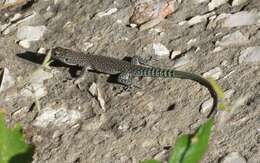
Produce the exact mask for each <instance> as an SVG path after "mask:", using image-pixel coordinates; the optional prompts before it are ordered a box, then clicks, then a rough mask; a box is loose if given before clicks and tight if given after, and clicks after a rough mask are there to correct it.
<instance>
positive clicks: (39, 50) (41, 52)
mask: <svg viewBox="0 0 260 163" xmlns="http://www.w3.org/2000/svg"><path fill="white" fill-rule="evenodd" d="M37 52H38V53H39V54H46V49H45V48H43V47H41V48H39V49H38V51H37Z"/></svg>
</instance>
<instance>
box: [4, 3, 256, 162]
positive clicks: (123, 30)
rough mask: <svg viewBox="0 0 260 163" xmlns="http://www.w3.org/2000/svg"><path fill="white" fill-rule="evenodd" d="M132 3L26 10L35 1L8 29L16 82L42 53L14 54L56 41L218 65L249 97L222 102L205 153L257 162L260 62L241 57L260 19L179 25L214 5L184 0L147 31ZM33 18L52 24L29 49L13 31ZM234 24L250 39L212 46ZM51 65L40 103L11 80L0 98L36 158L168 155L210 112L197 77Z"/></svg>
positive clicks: (186, 65)
mask: <svg viewBox="0 0 260 163" xmlns="http://www.w3.org/2000/svg"><path fill="white" fill-rule="evenodd" d="M133 6H134V2H131V1H118V0H106V1H80V0H79V1H70V0H65V1H56V4H54V2H52V1H37V2H34V3H33V4H32V6H30V7H28V8H26V9H25V10H22V11H23V12H21V13H22V14H28V13H32V12H33V11H34V12H36V15H35V16H34V17H33V18H31V19H30V20H29V21H25V22H23V23H21V24H19V25H18V27H15V28H14V30H13V31H11V32H10V33H8V34H6V35H5V34H2V35H1V37H0V67H1V68H3V67H5V68H7V69H8V70H9V71H10V74H11V75H12V76H13V78H14V79H15V81H16V83H19V81H22V80H25V78H26V77H28V76H30V75H31V74H32V73H33V71H34V70H35V69H36V68H37V67H38V66H39V61H37V58H38V56H37V55H36V57H35V56H34V57H35V58H36V60H35V59H32V58H31V57H29V59H25V58H22V57H19V56H17V54H21V53H24V52H26V51H33V52H36V51H37V50H38V49H39V48H40V47H43V48H45V49H49V48H52V47H55V46H65V47H68V48H71V49H75V50H80V51H83V52H90V53H94V54H100V55H106V56H113V57H116V58H124V57H125V56H134V55H139V56H141V57H143V58H150V57H151V56H152V57H153V58H157V59H155V60H152V61H151V62H150V63H149V64H151V65H156V66H160V67H164V68H173V67H177V69H180V70H185V71H189V72H194V73H197V74H204V73H205V72H208V71H209V70H211V69H214V68H216V67H219V68H220V69H221V71H222V73H221V75H218V76H219V77H218V78H219V79H218V80H217V81H218V83H219V84H220V85H221V87H222V88H223V90H224V91H226V90H232V91H231V92H234V93H233V94H231V95H230V96H229V97H228V99H227V101H228V103H232V102H233V103H235V102H236V101H237V99H241V98H242V99H243V100H244V102H242V103H241V104H240V105H239V106H238V107H236V109H234V110H232V111H231V113H226V112H224V113H222V112H219V114H218V115H217V118H216V121H217V125H216V126H215V128H214V132H213V134H212V137H211V142H210V148H209V151H208V152H207V154H206V156H205V159H204V160H203V161H202V162H205V163H206V162H207V163H209V162H210V163H213V162H219V161H220V160H221V159H222V158H223V157H225V155H227V154H228V153H230V152H239V153H240V154H241V155H242V156H243V157H244V158H246V160H247V162H250V163H256V162H259V158H260V151H259V143H260V131H259V130H260V119H259V115H260V99H259V98H260V68H259V63H260V62H259V61H258V62H240V61H239V57H240V56H241V51H243V50H245V49H247V48H248V47H256V46H260V43H259V38H260V31H259V26H258V25H257V24H252V25H248V26H239V27H234V28H224V27H218V26H216V27H214V28H210V25H211V24H210V21H209V19H206V20H205V21H202V22H200V23H197V24H194V25H187V24H184V25H180V22H182V21H184V20H187V21H188V20H190V19H191V18H193V17H194V16H196V15H204V14H206V13H209V11H208V3H207V2H206V3H201V4H195V2H191V1H183V2H182V3H181V4H179V5H178V6H177V8H178V9H177V10H176V11H175V12H174V13H173V14H171V15H170V16H168V17H167V18H166V19H165V20H163V21H162V22H161V23H160V24H159V25H157V26H155V27H153V28H151V29H148V30H144V31H140V30H138V28H132V27H130V26H129V22H128V21H129V18H130V16H131V15H132V13H133ZM111 8H117V9H118V10H117V11H116V12H115V13H113V14H111V15H107V16H103V17H98V16H97V13H100V12H103V11H107V10H108V9H111ZM259 9H260V4H259V2H258V1H257V0H252V1H249V2H247V3H246V4H245V5H241V6H238V7H234V6H232V5H231V4H228V3H226V4H223V5H221V6H219V7H218V8H217V9H215V10H214V13H212V16H214V15H216V16H218V15H220V14H222V13H236V12H239V11H252V10H255V11H256V12H258V13H260V11H259ZM13 12H16V11H10V15H11V16H10V17H12V13H13ZM119 20H120V21H119ZM6 21H8V19H7V20H2V23H1V25H2V26H3V24H4V22H6ZM258 23H259V22H258ZM27 25H32V26H39V25H44V26H45V27H46V28H47V31H46V32H45V34H44V36H43V37H42V38H41V40H40V41H35V42H31V45H30V48H28V49H26V50H25V49H23V48H21V47H20V46H19V45H18V44H17V43H16V40H18V39H17V28H19V27H21V26H27ZM236 31H240V32H241V33H242V34H243V35H244V36H247V38H248V42H246V43H245V42H243V43H242V44H236V43H234V44H231V45H225V46H223V47H222V49H221V50H220V51H216V52H214V49H215V48H216V47H218V46H217V43H216V42H218V41H221V40H223V37H224V36H227V35H229V34H231V33H234V32H236ZM190 40H192V41H190ZM237 41H239V40H237ZM153 43H162V44H163V45H164V46H166V47H167V48H168V49H169V51H170V52H171V51H181V52H182V54H181V55H180V56H179V57H178V58H177V59H174V60H172V59H169V56H168V55H167V56H164V57H156V55H155V54H154V51H153V50H152V44H153ZM87 47H90V48H87ZM257 54H258V55H260V52H259V51H258V53H257ZM22 55H23V54H22ZM24 55H25V54H24ZM255 61H257V58H256V59H255ZM37 62H38V63H37ZM178 64H182V66H178ZM51 68H52V69H51V70H46V71H47V72H48V73H50V74H53V77H50V78H49V79H47V80H44V83H43V84H44V88H45V91H46V92H45V94H44V97H42V98H40V99H38V100H39V103H40V106H41V108H40V110H39V108H38V109H37V107H35V99H34V98H33V97H30V96H29V97H28V96H27V97H24V96H22V94H23V92H21V91H20V89H18V88H13V89H8V91H6V92H5V94H4V96H3V97H1V102H0V106H1V107H2V108H4V109H6V110H7V112H8V113H10V117H9V119H10V120H11V121H10V122H17V121H19V122H21V123H22V124H23V125H24V126H25V128H26V129H25V133H26V135H27V137H28V138H29V139H30V140H31V141H32V142H33V143H34V144H35V145H36V154H35V156H34V158H35V162H39V163H41V162H48V163H54V162H64V163H72V162H106V163H107V162H111V163H112V162H138V161H139V160H143V159H148V158H155V159H161V160H166V158H167V155H168V152H169V146H171V145H172V144H174V142H175V139H176V137H177V136H178V135H179V134H181V133H191V132H193V131H194V130H195V129H196V127H197V126H199V124H201V123H202V122H203V121H205V115H204V114H203V113H202V112H200V107H201V104H202V103H203V102H204V101H206V100H207V99H208V98H209V93H208V91H207V89H205V88H203V87H202V86H200V85H199V84H197V83H194V82H191V81H186V80H179V79H150V78H147V79H142V80H140V81H139V80H137V81H138V82H137V83H138V86H139V87H141V89H137V88H134V89H132V90H131V91H130V92H122V87H121V86H120V85H117V84H110V83H107V75H104V74H96V73H89V74H88V76H89V78H87V79H86V81H84V82H82V83H80V84H79V85H77V84H75V83H74V77H75V76H76V73H75V69H70V71H69V68H68V67H63V66H61V65H59V63H53V64H52V65H51ZM93 82H94V83H96V84H97V89H98V90H99V94H101V95H102V98H103V99H104V101H105V107H103V108H102V107H101V105H100V103H99V100H100V99H98V98H97V97H95V95H94V96H93V95H92V94H91V93H90V92H89V88H90V86H91V85H92V83H93ZM16 86H17V85H16ZM2 95H3V94H2ZM36 101H37V100H36ZM241 101H242V100H240V102H241ZM48 115H49V116H50V115H51V116H52V115H53V116H54V117H51V116H50V117H48Z"/></svg>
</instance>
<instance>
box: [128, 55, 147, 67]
mask: <svg viewBox="0 0 260 163" xmlns="http://www.w3.org/2000/svg"><path fill="white" fill-rule="evenodd" d="M131 63H132V64H133V65H146V64H147V63H148V60H147V59H144V58H142V57H139V56H136V55H135V56H133V57H132V58H131Z"/></svg>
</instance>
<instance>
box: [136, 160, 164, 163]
mask: <svg viewBox="0 0 260 163" xmlns="http://www.w3.org/2000/svg"><path fill="white" fill-rule="evenodd" d="M140 163H161V161H157V160H144V161H140Z"/></svg>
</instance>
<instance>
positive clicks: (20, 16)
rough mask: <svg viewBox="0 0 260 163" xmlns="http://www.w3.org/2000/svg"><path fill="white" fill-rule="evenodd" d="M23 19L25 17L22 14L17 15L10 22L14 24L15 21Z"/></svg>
mask: <svg viewBox="0 0 260 163" xmlns="http://www.w3.org/2000/svg"><path fill="white" fill-rule="evenodd" d="M22 17H23V15H22V14H20V13H17V14H15V15H14V17H12V18H11V19H10V21H11V22H14V21H17V20H18V19H21V18H22Z"/></svg>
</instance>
